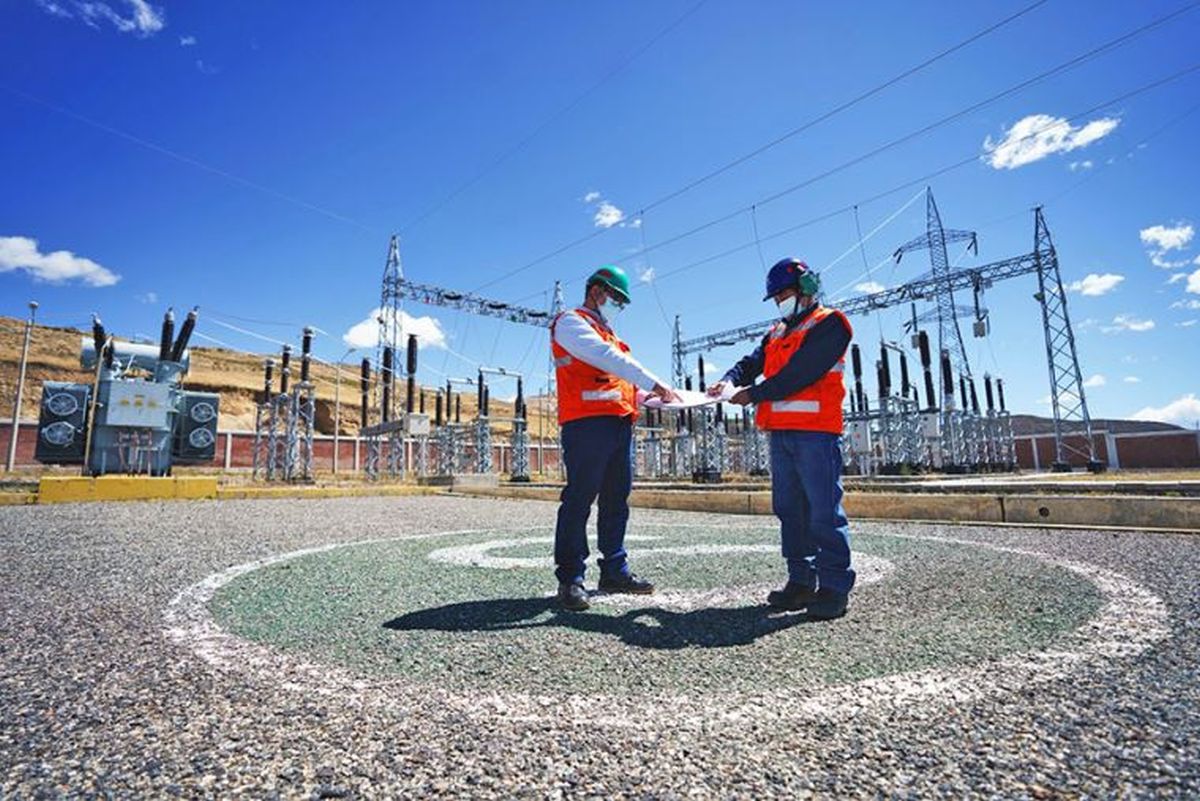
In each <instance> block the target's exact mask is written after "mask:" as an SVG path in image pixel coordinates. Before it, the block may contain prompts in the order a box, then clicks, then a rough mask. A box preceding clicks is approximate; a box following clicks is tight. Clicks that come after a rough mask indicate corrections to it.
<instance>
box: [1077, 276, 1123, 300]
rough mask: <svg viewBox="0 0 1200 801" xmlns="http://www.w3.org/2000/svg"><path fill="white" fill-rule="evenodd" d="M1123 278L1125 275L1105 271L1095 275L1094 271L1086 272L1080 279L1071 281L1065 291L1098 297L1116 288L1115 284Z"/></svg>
mask: <svg viewBox="0 0 1200 801" xmlns="http://www.w3.org/2000/svg"><path fill="white" fill-rule="evenodd" d="M1124 280H1125V276H1123V275H1116V274H1115V273H1105V274H1104V275H1097V274H1096V273H1088V274H1087V275H1086V276H1084V277H1083V279H1082V280H1080V281H1072V282H1071V283H1070V284H1068V285H1067V291H1069V292H1078V293H1079V294H1081V295H1088V296H1090V297H1098V296H1100V295H1106V294H1108V293H1109V292H1112V291H1113V290H1114V289H1116V288H1117V284H1119V283H1121V282H1122V281H1124Z"/></svg>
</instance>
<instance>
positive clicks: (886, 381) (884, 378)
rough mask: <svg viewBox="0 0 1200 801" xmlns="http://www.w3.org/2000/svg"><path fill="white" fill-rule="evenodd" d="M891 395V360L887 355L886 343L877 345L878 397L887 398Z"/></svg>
mask: <svg viewBox="0 0 1200 801" xmlns="http://www.w3.org/2000/svg"><path fill="white" fill-rule="evenodd" d="M891 395H892V360H891V359H890V358H889V357H888V349H887V346H886V345H880V346H879V397H880V398H889V397H891Z"/></svg>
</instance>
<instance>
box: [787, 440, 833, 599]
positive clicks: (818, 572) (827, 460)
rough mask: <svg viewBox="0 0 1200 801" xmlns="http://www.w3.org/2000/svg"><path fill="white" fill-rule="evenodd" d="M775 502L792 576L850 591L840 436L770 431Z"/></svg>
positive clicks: (813, 584)
mask: <svg viewBox="0 0 1200 801" xmlns="http://www.w3.org/2000/svg"><path fill="white" fill-rule="evenodd" d="M771 505H772V507H773V511H774V512H775V515H776V516H777V517H778V518H779V522H780V534H781V536H782V540H783V558H784V559H786V560H787V566H788V580H789V581H793V582H795V583H797V584H802V585H804V586H806V587H818V586H819V587H821V588H823V589H828V590H832V591H834V592H837V593H840V594H843V595H845V594H848V593H849V592H850V590H851V589H852V588H853V587H854V570H853V569H851V567H850V524H849V523H848V522H847V520H846V513H845V511H843V509H842V448H841V443H840V441H839V437H838V436H837V435H836V434H824V433H821V432H817V431H772V432H771Z"/></svg>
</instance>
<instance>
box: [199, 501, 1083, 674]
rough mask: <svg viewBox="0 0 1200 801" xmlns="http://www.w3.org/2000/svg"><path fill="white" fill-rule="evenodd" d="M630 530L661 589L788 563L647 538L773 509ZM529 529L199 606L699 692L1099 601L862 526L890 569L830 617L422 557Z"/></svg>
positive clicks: (270, 622)
mask: <svg viewBox="0 0 1200 801" xmlns="http://www.w3.org/2000/svg"><path fill="white" fill-rule="evenodd" d="M637 533H638V534H639V535H644V536H645V535H649V536H655V537H660V538H661V539H658V540H656V541H653V542H644V543H641V542H638V543H630V552H631V555H632V564H633V566H634V569H635V570H636V571H638V572H639V573H640V574H642V575H644V576H646V577H648V578H651V579H653V580H654V581H655V582H656V583H657V584H658V585H659V587H660V588H663V589H667V588H672V589H678V590H687V591H692V592H696V591H706V590H719V589H721V588H738V587H750V586H755V585H769V584H773V583H778V582H781V580H782V577H783V563H782V559H781V558H780V557H779V556H777V555H776V554H775V553H740V554H730V555H719V556H718V555H674V554H653V553H650V552H649V549H650V548H653V547H665V546H671V547H680V546H696V545H715V544H767V545H770V546H771V547H772V549H774V548H775V547H777V543H778V533H777V531H776V529H775V527H774V526H770V525H764V526H761V527H755V528H744V527H739V528H732V527H731V528H719V527H714V528H705V529H695V528H674V527H656V526H640V527H639V528H638V532H637ZM531 536H544V537H545V539H546V544H544V545H542V544H538V545H522V546H517V547H510V548H506V549H498V550H495V551H492V552H491V555H493V556H504V557H544V556H546V554H548V552H549V548H550V545H549V542H550V539H551V532H550V531H548V530H546V531H536V530H533V531H528V530H527V531H521V532H493V533H489V534H482V535H469V536H451V537H444V538H434V539H428V540H419V541H413V542H404V541H396V542H389V543H378V544H373V545H367V546H358V547H353V548H343V549H339V550H334V551H330V552H327V553H322V554H317V555H313V556H309V557H304V558H300V559H296V560H293V561H290V562H285V563H282V564H278V565H275V566H273V567H269V568H264V569H262V570H259V571H255V572H253V573H249V574H247V575H245V576H242V577H241V578H239V579H237V580H235V581H234V582H232V583H231V584H229V585H227V586H226V587H224V588H223V589H222V590H221V591H220V592H219V593H218V594H217V596H216V598H215V599H214V600H213V602H212V610H213V613H214V615H215V617H216V619H217V621H218V623H220V624H221V625H222V626H223V627H225V628H226V629H227V630H229V631H232V632H233V633H235V634H238V635H239V636H242V637H245V638H248V639H251V640H255V641H259V642H262V643H266V644H269V645H271V646H273V647H276V648H279V649H282V650H284V651H288V652H293V653H296V654H298V655H300V656H302V657H304V658H306V659H310V660H313V661H323V662H328V663H334V664H338V665H341V666H344V667H349V668H351V669H353V670H355V671H358V672H361V673H364V674H372V675H378V674H395V675H399V676H403V677H405V678H408V679H410V680H413V681H416V682H431V683H435V684H437V685H438V686H440V687H443V688H445V689H450V690H470V689H478V690H509V691H522V692H537V693H548V694H554V693H560V692H567V691H569V692H590V691H596V692H613V693H621V692H634V691H636V692H690V691H696V692H704V693H709V692H715V691H756V690H768V689H773V688H779V687H782V686H793V685H810V686H811V685H812V684H813V683H816V684H832V683H843V682H848V681H855V680H859V679H863V678H868V677H872V676H882V675H887V674H892V673H896V672H899V671H905V670H913V669H918V668H923V667H929V666H934V665H946V666H950V665H961V664H967V663H976V662H979V661H981V660H986V659H990V658H995V657H998V656H1002V655H1004V654H1006V653H1011V652H1013V651H1021V650H1029V649H1039V648H1044V647H1046V646H1048V645H1050V644H1051V643H1053V642H1054V641H1055V640H1056V639H1057V638H1060V637H1062V636H1063V634H1064V633H1065V632H1067V631H1069V630H1071V629H1074V628H1076V627H1078V626H1079V625H1080V624H1082V623H1083V622H1084V621H1086V620H1087V619H1088V618H1089V617H1091V616H1092V615H1094V614H1095V612H1096V611H1097V609H1098V608H1099V605H1100V603H1101V600H1102V599H1101V597H1100V595H1099V593H1098V592H1097V590H1096V589H1095V588H1094V587H1093V585H1092V584H1090V583H1089V582H1087V581H1085V580H1084V579H1082V578H1080V577H1077V576H1075V575H1074V574H1072V573H1070V572H1069V571H1066V570H1064V569H1060V568H1055V567H1052V566H1049V565H1046V564H1045V563H1043V562H1041V561H1039V560H1036V559H1034V558H1032V557H1023V556H1015V555H1010V554H999V553H995V552H992V551H989V550H986V549H983V548H977V547H971V546H959V545H951V544H946V543H936V542H929V541H913V540H905V539H899V538H892V537H886V536H872V537H867V536H860V537H858V538H857V539H856V541H855V542H854V548H855V550H856V551H857V552H862V553H866V554H871V555H875V556H879V557H883V558H886V559H888V560H891V562H892V563H893V565H894V568H895V569H894V571H893V572H891V573H890V574H888V575H887V576H886V577H885V578H884V579H883V580H882V581H881V582H878V583H874V584H870V585H865V586H863V587H861V588H860V589H859V590H856V591H855V593H854V595H853V596H852V603H851V609H850V613H849V615H848V616H847V617H846V618H843V619H842V620H839V621H836V622H833V623H807V622H804V621H803V620H802V618H800V617H799V616H797V615H789V614H777V613H772V612H770V611H769V610H768V609H767V608H766V607H764V606H762V605H761V593H760V592H758V591H755V592H753V593H749V594H746V595H745V596H744V600H742V601H740V602H735V604H733V605H727V606H724V607H704V606H701V607H698V608H694V609H687V608H686V606H684V607H680V606H677V605H676V606H674V608H662V607H661V606H656V604H655V598H654V596H651V597H649V598H645V599H640V600H638V601H634V602H633V603H628V602H627V603H625V604H601V603H598V604H595V605H594V606H593V608H592V610H591V611H589V612H586V613H582V614H572V613H565V612H559V611H558V610H557V609H555V607H554V605H553V602H552V600H551V599H550V598H548V597H547V596H548V594H549V593H550V592H551V591H552V590H553V589H554V580H553V576H552V575H551V573H550V571H549V569H548V568H520V569H508V570H500V569H495V568H487V567H464V566H459V565H452V564H443V563H438V562H435V561H432V560H430V559H429V558H428V554H429V553H430V552H432V551H434V550H436V549H440V548H446V547H452V546H462V545H467V544H470V543H479V542H484V541H487V540H495V539H503V538H513V539H518V538H526V537H531ZM593 542H594V539H593ZM595 572H596V571H595V569H594V568H593V569H592V575H589V582H594V580H595ZM592 586H594V584H593V585H592ZM739 603H740V605H737V604H739Z"/></svg>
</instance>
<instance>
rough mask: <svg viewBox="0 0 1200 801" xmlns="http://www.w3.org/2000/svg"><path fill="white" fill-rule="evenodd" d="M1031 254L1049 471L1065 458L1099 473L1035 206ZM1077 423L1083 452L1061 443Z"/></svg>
mask: <svg viewBox="0 0 1200 801" xmlns="http://www.w3.org/2000/svg"><path fill="white" fill-rule="evenodd" d="M1033 239H1034V255H1035V258H1036V260H1037V267H1038V271H1037V277H1038V294H1037V296H1036V297H1037V300H1038V303H1039V304H1040V305H1041V308H1042V325H1043V327H1044V329H1045V336H1046V366H1047V368H1048V369H1049V371H1050V404H1051V407H1052V409H1053V411H1054V468H1055V469H1056V470H1064V469H1070V460H1069V458H1068V457H1069V456H1070V454H1075V455H1077V456H1080V457H1083V458H1085V459H1087V463H1088V467H1089V468H1090V469H1099V468H1100V467H1101V463H1100V461H1099V460H1098V459H1097V458H1096V440H1095V438H1094V437H1093V436H1092V418H1091V415H1090V414H1088V407H1087V398H1086V397H1085V395H1084V391H1083V374H1082V372H1081V371H1080V369H1079V354H1078V352H1077V351H1076V348H1075V333H1074V331H1072V329H1071V317H1070V314H1069V313H1068V312H1067V293H1066V291H1065V290H1064V289H1063V283H1062V275H1061V273H1060V272H1059V269H1058V253H1057V252H1056V251H1055V249H1054V241H1053V240H1052V239H1051V238H1050V229H1049V228H1048V227H1047V226H1046V218H1045V217H1044V216H1043V215H1042V209H1041V207H1040V206H1039V207H1038V208H1036V209H1035V210H1034V233H1033ZM1071 422H1078V423H1079V427H1080V429H1081V431H1079V432H1078V433H1082V434H1083V435H1084V437H1085V438H1086V448H1078V447H1076V446H1075V445H1072V444H1071V443H1069V442H1067V439H1066V437H1067V434H1068V433H1070V432H1068V430H1067V424H1069V423H1071Z"/></svg>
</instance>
